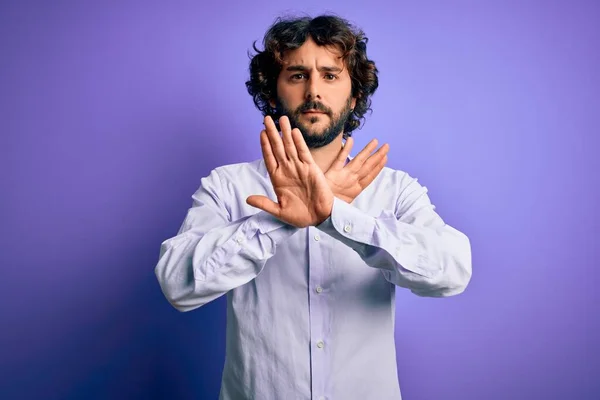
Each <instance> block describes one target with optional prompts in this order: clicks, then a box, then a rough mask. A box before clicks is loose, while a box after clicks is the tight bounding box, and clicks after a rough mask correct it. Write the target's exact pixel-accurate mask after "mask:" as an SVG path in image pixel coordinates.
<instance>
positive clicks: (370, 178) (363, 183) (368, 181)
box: [358, 155, 387, 188]
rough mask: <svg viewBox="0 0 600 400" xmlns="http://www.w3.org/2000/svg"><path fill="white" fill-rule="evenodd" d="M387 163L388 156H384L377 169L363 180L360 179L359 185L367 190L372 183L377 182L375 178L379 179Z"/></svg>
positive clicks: (372, 170) (371, 171)
mask: <svg viewBox="0 0 600 400" xmlns="http://www.w3.org/2000/svg"><path fill="white" fill-rule="evenodd" d="M386 163H387V155H385V156H383V158H382V159H381V161H380V162H379V164H377V165H376V166H375V168H373V169H371V170H370V171H369V172H368V173H367V175H365V176H364V177H363V178H360V179H359V181H358V183H359V185H360V186H361V187H362V188H366V187H367V186H369V185H370V184H371V182H373V181H374V180H375V178H377V176H378V175H379V173H380V172H381V171H382V170H383V168H384V167H385V164H386Z"/></svg>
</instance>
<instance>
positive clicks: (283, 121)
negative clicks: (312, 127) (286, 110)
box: [279, 115, 298, 160]
mask: <svg viewBox="0 0 600 400" xmlns="http://www.w3.org/2000/svg"><path fill="white" fill-rule="evenodd" d="M279 127H280V128H281V136H282V137H283V148H284V149H285V153H286V155H287V158H288V159H290V160H297V159H298V151H297V150H296V145H295V144H294V139H292V125H291V124H290V119H289V118H288V117H287V116H285V115H284V116H283V117H281V118H279Z"/></svg>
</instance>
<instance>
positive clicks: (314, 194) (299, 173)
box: [271, 164, 331, 227]
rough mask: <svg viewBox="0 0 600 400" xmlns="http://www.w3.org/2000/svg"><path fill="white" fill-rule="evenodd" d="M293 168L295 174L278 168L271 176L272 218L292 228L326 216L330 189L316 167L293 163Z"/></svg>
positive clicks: (306, 224) (303, 225)
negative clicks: (273, 199)
mask: <svg viewBox="0 0 600 400" xmlns="http://www.w3.org/2000/svg"><path fill="white" fill-rule="evenodd" d="M293 169H294V172H295V174H289V173H287V171H286V170H285V169H278V170H275V171H273V174H272V175H271V182H272V184H273V189H274V190H275V195H276V196H277V204H278V209H277V212H276V213H274V215H275V216H276V217H278V218H279V219H281V220H282V221H286V222H288V223H290V224H292V225H295V226H298V227H305V226H309V225H311V223H313V222H314V221H319V220H320V219H322V218H323V216H324V215H326V214H327V213H328V210H327V207H328V206H329V204H328V203H329V201H328V199H329V197H330V196H331V189H330V188H329V185H328V183H327V180H326V179H325V177H324V176H323V173H322V172H321V170H320V169H319V167H318V166H317V165H316V164H308V165H306V164H297V165H294V167H293Z"/></svg>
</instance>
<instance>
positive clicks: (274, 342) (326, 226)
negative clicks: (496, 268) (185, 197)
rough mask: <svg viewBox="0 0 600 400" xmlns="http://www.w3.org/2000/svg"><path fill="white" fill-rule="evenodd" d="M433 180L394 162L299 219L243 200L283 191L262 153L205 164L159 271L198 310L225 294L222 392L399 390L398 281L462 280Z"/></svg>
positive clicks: (390, 398) (462, 257) (277, 395)
mask: <svg viewBox="0 0 600 400" xmlns="http://www.w3.org/2000/svg"><path fill="white" fill-rule="evenodd" d="M427 192H428V191H427V188H426V187H425V186H421V185H420V184H419V183H418V182H417V179H415V178H413V177H411V176H409V174H407V173H405V172H402V171H399V170H393V169H390V168H387V167H386V168H384V169H383V170H382V171H381V173H380V174H379V175H378V176H377V178H376V179H375V180H374V181H373V182H372V183H371V184H370V185H369V186H368V187H367V188H366V189H365V190H364V191H363V192H362V193H361V194H360V195H359V196H358V197H357V198H356V199H355V200H354V201H353V202H352V203H351V204H348V203H346V202H344V201H343V200H340V199H338V198H335V199H334V204H333V210H332V213H331V216H330V217H329V218H328V219H327V220H326V221H325V222H323V223H322V224H320V225H318V226H310V227H307V228H302V229H300V228H297V227H294V226H291V225H288V224H286V223H284V222H281V221H279V220H278V219H277V218H275V217H274V216H272V215H270V214H268V213H266V212H264V211H261V210H258V209H256V208H253V207H251V206H250V205H248V204H246V198H247V197H248V196H250V195H253V194H258V195H265V196H268V197H269V198H271V199H273V200H274V201H276V199H277V198H276V196H275V193H274V191H273V187H272V184H271V181H270V178H269V174H268V172H267V170H266V168H265V164H264V161H263V160H262V159H261V160H257V161H254V162H249V163H240V164H234V165H226V166H222V167H219V168H216V169H214V170H212V171H211V173H210V174H209V175H208V176H206V177H204V178H202V179H201V182H200V187H199V188H198V189H197V191H196V192H195V193H194V194H193V196H192V199H193V203H192V207H191V208H190V209H189V210H188V212H187V215H186V218H185V220H184V221H183V224H182V225H181V228H180V230H179V232H178V234H177V235H176V236H174V237H172V238H170V239H168V240H165V241H164V242H163V243H162V244H161V248H160V256H159V261H158V264H157V265H156V268H155V273H156V277H157V279H158V281H159V283H160V286H161V288H162V291H163V293H164V295H165V296H166V298H167V299H168V300H169V302H170V303H171V304H172V305H173V306H174V307H175V308H176V309H178V310H180V311H190V310H193V309H196V308H198V307H201V306H202V305H204V304H207V303H208V302H210V301H212V300H214V299H216V298H218V297H220V296H222V295H226V296H227V328H226V358H225V365H224V368H223V374H222V382H221V392H220V397H219V398H220V399H221V400H244V399H258V400H271V399H272V400H288V399H314V400H317V399H325V400H367V399H374V400H400V399H401V395H400V387H399V383H398V378H397V369H396V351H395V344H394V310H395V301H394V296H395V288H396V287H402V288H406V289H407V290H410V291H411V292H413V293H414V294H416V295H418V296H428V297H446V296H452V295H456V294H459V293H461V292H463V291H464V290H465V288H466V286H467V284H468V283H469V280H470V278H471V249H470V242H469V239H468V238H467V236H466V235H464V234H463V233H461V232H460V231H458V230H457V229H455V228H453V227H451V226H450V225H448V224H446V223H445V222H444V221H443V220H442V218H441V217H440V216H439V215H438V214H437V213H436V211H435V206H434V205H432V203H431V201H430V199H429V196H428V195H427Z"/></svg>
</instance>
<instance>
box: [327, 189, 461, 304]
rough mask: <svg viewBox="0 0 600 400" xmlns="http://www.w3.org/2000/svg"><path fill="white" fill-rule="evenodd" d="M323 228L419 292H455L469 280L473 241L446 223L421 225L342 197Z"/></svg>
mask: <svg viewBox="0 0 600 400" xmlns="http://www.w3.org/2000/svg"><path fill="white" fill-rule="evenodd" d="M422 212H431V213H433V210H432V209H431V210H429V211H428V210H426V209H425V208H424V209H423V211H422ZM440 221H441V219H440ZM318 228H319V229H321V230H323V231H324V232H325V233H327V234H329V235H330V236H332V237H334V238H336V239H338V240H340V241H341V242H343V243H345V244H346V245H347V246H349V247H351V248H352V249H354V250H355V251H356V252H357V253H358V254H359V255H360V256H361V258H362V259H363V260H364V261H365V263H366V264H367V265H369V266H371V267H373V268H379V269H381V271H382V273H383V275H384V276H385V278H386V279H387V280H388V281H390V282H391V283H393V284H395V285H397V286H401V287H405V288H408V289H410V290H411V291H412V292H413V293H415V294H417V295H420V296H428V297H445V296H451V295H455V294H459V293H461V292H462V291H464V289H465V288H466V286H467V285H468V283H469V280H470V277H471V250H470V242H469V239H468V238H467V236H466V235H464V234H463V233H461V232H459V231H458V230H456V229H454V228H452V227H451V226H449V225H446V224H444V223H438V224H434V225H433V226H419V225H415V224H410V223H407V222H403V221H401V220H399V219H398V218H397V217H396V216H395V214H394V213H392V212H389V213H383V214H382V215H381V216H379V217H377V218H375V217H372V216H369V215H367V214H365V213H363V212H362V211H360V210H358V209H357V208H355V207H353V206H352V205H350V204H347V203H344V202H343V201H341V200H339V199H336V201H335V202H334V209H333V212H332V215H331V217H330V218H329V219H328V220H326V221H325V222H324V223H323V224H321V225H319V226H318Z"/></svg>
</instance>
